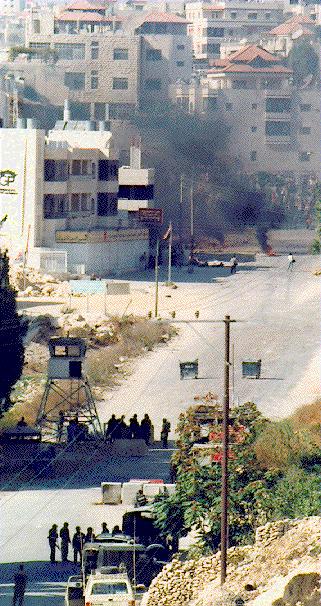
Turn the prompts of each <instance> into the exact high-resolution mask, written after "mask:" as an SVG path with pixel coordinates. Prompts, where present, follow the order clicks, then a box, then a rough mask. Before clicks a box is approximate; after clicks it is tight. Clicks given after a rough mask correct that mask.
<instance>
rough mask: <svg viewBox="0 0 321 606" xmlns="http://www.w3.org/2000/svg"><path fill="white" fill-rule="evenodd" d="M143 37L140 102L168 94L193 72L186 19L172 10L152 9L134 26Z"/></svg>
mask: <svg viewBox="0 0 321 606" xmlns="http://www.w3.org/2000/svg"><path fill="white" fill-rule="evenodd" d="M135 33H136V34H137V35H138V36H139V37H140V38H141V62H140V69H141V104H144V103H147V104H150V103H155V101H156V102H157V101H164V100H166V99H168V98H169V87H170V85H171V84H172V83H173V82H176V81H177V80H180V79H182V80H188V79H189V78H190V77H191V74H192V45H191V39H190V37H189V36H188V35H187V22H186V20H185V19H183V18H182V17H179V16H177V15H174V14H172V13H159V12H155V13H151V14H147V15H146V16H144V17H143V18H142V19H141V22H140V24H139V25H138V26H137V27H136V28H135Z"/></svg>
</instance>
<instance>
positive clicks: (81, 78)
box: [64, 72, 85, 90]
mask: <svg viewBox="0 0 321 606" xmlns="http://www.w3.org/2000/svg"><path fill="white" fill-rule="evenodd" d="M64 84H65V86H67V87H68V88H69V90H84V88H85V74H84V73H81V72H70V73H68V72H66V73H65V79H64Z"/></svg>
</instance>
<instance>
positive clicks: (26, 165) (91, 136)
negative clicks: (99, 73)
mask: <svg viewBox="0 0 321 606" xmlns="http://www.w3.org/2000/svg"><path fill="white" fill-rule="evenodd" d="M22 122H23V121H21V120H20V121H19V123H18V126H19V128H16V129H0V216H1V217H2V216H4V215H6V214H7V216H8V218H7V221H6V222H5V224H4V226H3V228H2V230H1V231H0V245H2V246H7V247H8V248H9V250H10V253H11V254H12V255H13V256H14V257H17V256H21V255H22V254H23V253H24V252H25V251H26V250H27V251H28V261H29V264H31V265H34V266H36V267H41V268H43V269H45V270H48V271H49V270H50V271H54V270H56V271H65V270H68V271H77V270H78V271H80V266H81V271H82V272H85V273H87V274H92V273H95V274H97V275H99V276H105V275H107V274H114V275H120V274H121V272H123V271H130V270H134V269H136V268H138V267H139V259H140V257H141V255H143V254H144V253H146V254H147V255H148V253H149V231H148V229H146V227H145V226H144V225H143V226H140V225H139V224H138V219H137V211H138V208H140V207H148V206H152V205H153V193H154V191H153V189H154V187H153V183H154V171H153V170H151V169H141V166H140V154H139V152H137V151H136V152H134V151H132V154H131V156H132V162H131V166H129V167H124V168H121V169H120V176H119V177H118V160H117V153H116V152H115V150H114V147H113V139H112V134H111V132H109V131H108V130H105V125H104V123H100V124H99V130H94V128H95V127H96V125H95V123H93V122H87V123H75V122H73V121H70V120H68V115H66V112H65V120H64V121H62V122H61V123H58V124H57V125H56V128H55V129H53V130H52V131H50V132H49V134H48V136H46V135H45V132H44V131H43V130H39V129H36V128H34V124H33V123H32V121H31V120H30V121H28V124H27V128H24V127H23V126H24V124H23V123H22ZM119 183H120V185H119ZM118 189H120V193H121V196H122V200H121V203H120V204H119V206H118ZM135 196H136V198H135Z"/></svg>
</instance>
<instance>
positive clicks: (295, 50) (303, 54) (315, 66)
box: [288, 42, 319, 86]
mask: <svg viewBox="0 0 321 606" xmlns="http://www.w3.org/2000/svg"><path fill="white" fill-rule="evenodd" d="M288 65H289V67H290V68H291V69H292V70H293V82H294V84H295V85H296V86H301V85H302V84H303V83H304V81H305V79H306V78H308V76H313V78H314V79H315V78H317V76H318V73H319V57H318V53H317V52H316V51H315V50H314V48H313V46H311V44H309V43H308V42H298V43H296V44H294V45H293V47H292V49H291V50H290V52H289V56H288Z"/></svg>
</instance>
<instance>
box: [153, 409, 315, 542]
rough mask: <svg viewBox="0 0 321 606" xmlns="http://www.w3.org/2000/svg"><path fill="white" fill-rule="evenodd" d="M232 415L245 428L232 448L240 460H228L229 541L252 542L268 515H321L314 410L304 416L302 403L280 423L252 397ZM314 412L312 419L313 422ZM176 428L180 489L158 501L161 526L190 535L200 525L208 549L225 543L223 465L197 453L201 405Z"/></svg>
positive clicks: (174, 462) (201, 534) (163, 530)
mask: <svg viewBox="0 0 321 606" xmlns="http://www.w3.org/2000/svg"><path fill="white" fill-rule="evenodd" d="M234 413H235V421H236V423H240V424H242V426H243V427H244V426H245V433H244V439H243V441H242V442H240V443H238V444H237V445H235V446H232V448H231V450H232V452H233V453H234V458H233V459H231V460H230V461H229V543H230V545H242V544H247V543H249V542H251V540H253V538H254V533H255V529H256V528H257V527H258V526H260V525H262V524H265V523H266V522H268V521H269V520H276V519H281V518H286V517H302V516H307V515H316V514H318V512H319V511H320V499H319V496H318V495H319V491H318V475H317V472H318V471H319V470H320V468H321V465H320V460H319V458H318V451H317V445H316V439H315V435H316V432H315V428H316V427H318V423H316V418H315V417H316V415H314V414H313V412H312V410H310V415H308V414H307V415H304V409H301V410H300V411H298V413H297V415H296V416H294V417H293V418H292V419H289V420H285V421H281V422H279V423H272V422H269V421H268V420H267V419H265V418H264V417H263V416H262V415H261V414H260V413H259V411H258V410H257V408H256V407H255V405H254V404H253V403H247V404H244V405H242V406H239V407H237V408H236V409H234ZM304 416H305V417H306V419H307V420H306V422H305V424H303V423H302V417H304ZM311 417H312V419H313V423H312V424H311V422H309V423H308V422H307V421H308V419H309V418H310V420H311ZM299 419H300V423H299V425H300V427H299V429H298V426H297V424H298V422H299ZM313 428H314V429H313ZM177 432H178V452H177V453H176V454H175V456H174V461H173V464H174V466H175V468H176V471H177V491H176V494H175V495H174V496H171V497H168V498H165V499H161V500H160V501H159V502H158V503H157V505H156V508H157V513H158V525H159V527H160V529H161V531H162V532H163V533H164V534H165V535H166V534H167V533H168V532H171V533H172V534H173V533H176V535H177V536H184V534H186V533H187V531H188V530H190V529H191V528H194V529H196V530H197V531H198V533H199V536H200V541H199V545H200V548H201V550H202V551H203V553H206V552H208V551H209V550H213V549H215V548H217V547H218V546H219V542H220V510H221V498H220V494H221V466H220V464H218V463H213V462H212V463H211V464H204V461H203V462H202V460H200V459H198V458H197V457H196V456H195V454H193V453H194V452H195V451H193V449H192V447H193V442H195V441H197V438H198V437H199V425H198V422H197V419H196V417H195V406H194V407H190V408H189V409H188V410H187V412H186V413H185V414H183V415H181V417H180V420H179V424H178V428H177ZM173 520H175V524H174V526H173Z"/></svg>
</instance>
